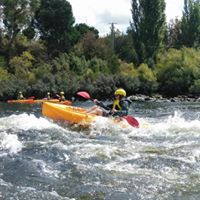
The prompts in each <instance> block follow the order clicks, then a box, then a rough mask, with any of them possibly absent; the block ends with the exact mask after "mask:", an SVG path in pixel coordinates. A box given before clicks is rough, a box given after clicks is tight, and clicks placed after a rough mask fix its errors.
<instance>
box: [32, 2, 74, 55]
mask: <svg viewBox="0 0 200 200" xmlns="http://www.w3.org/2000/svg"><path fill="white" fill-rule="evenodd" d="M74 22H75V20H74V17H73V13H72V7H71V5H70V3H69V2H68V1H66V0H41V6H40V8H39V9H38V10H37V12H36V16H35V21H34V25H35V27H36V28H37V29H38V30H39V34H40V38H41V39H42V40H44V41H45V42H46V45H47V49H48V53H49V54H50V55H54V56H56V55H58V54H59V53H60V52H67V51H69V50H70V49H71V47H72V44H73V39H74V38H73V33H74V28H73V24H74Z"/></svg>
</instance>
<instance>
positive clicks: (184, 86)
mask: <svg viewBox="0 0 200 200" xmlns="http://www.w3.org/2000/svg"><path fill="white" fill-rule="evenodd" d="M199 63H200V52H199V50H195V49H188V48H183V49H181V50H176V49H170V50H169V51H167V52H166V53H163V54H160V55H159V56H158V64H157V67H156V74H157V79H158V82H159V91H160V92H161V93H163V94H166V95H169V96H176V95H179V94H188V93H189V89H190V88H191V86H192V85H193V84H194V82H195V80H198V79H200V64H199Z"/></svg>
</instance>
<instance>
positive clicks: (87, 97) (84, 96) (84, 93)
mask: <svg viewBox="0 0 200 200" xmlns="http://www.w3.org/2000/svg"><path fill="white" fill-rule="evenodd" d="M77 95H79V96H81V97H83V98H85V99H90V95H89V94H88V93H87V92H83V91H81V92H77Z"/></svg>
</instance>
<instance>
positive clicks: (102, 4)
mask: <svg viewBox="0 0 200 200" xmlns="http://www.w3.org/2000/svg"><path fill="white" fill-rule="evenodd" d="M165 1H166V15H167V21H169V20H170V19H174V18H175V17H178V18H180V17H181V14H182V9H183V4H184V0H165ZM68 2H70V4H71V6H72V10H73V15H74V17H75V21H76V23H86V24H88V25H90V26H94V27H95V28H96V29H97V30H98V31H99V33H100V35H101V36H104V35H106V34H107V33H109V32H110V24H109V23H111V22H114V23H116V24H115V27H116V29H119V30H120V31H126V29H127V27H128V26H129V22H130V21H131V0H68Z"/></svg>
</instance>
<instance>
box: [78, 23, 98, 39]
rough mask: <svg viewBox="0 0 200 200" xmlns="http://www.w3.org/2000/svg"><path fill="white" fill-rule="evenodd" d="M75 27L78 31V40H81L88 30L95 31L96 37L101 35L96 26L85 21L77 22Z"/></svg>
mask: <svg viewBox="0 0 200 200" xmlns="http://www.w3.org/2000/svg"><path fill="white" fill-rule="evenodd" d="M75 29H76V30H77V32H78V38H77V39H78V40H80V38H82V37H83V36H84V35H85V34H86V33H87V32H92V33H94V35H95V37H96V38H98V37H99V31H98V30H97V29H95V28H94V27H90V26H88V25H87V24H85V23H80V24H76V25H75Z"/></svg>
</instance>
